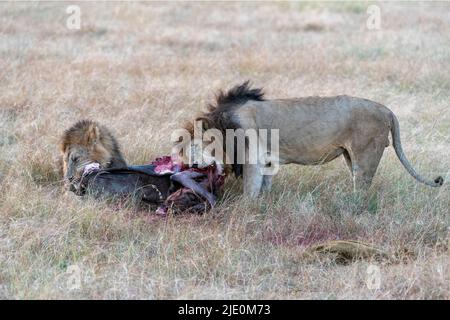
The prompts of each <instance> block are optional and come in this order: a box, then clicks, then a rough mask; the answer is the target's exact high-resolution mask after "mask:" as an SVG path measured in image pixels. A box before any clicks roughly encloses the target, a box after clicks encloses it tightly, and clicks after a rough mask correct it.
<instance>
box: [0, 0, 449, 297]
mask: <svg viewBox="0 0 450 320" xmlns="http://www.w3.org/2000/svg"><path fill="white" fill-rule="evenodd" d="M80 6H81V9H82V29H81V30H79V31H72V30H68V29H67V28H66V27H65V18H66V16H67V15H66V13H65V5H64V4H55V3H40V4H38V3H28V4H27V3H15V4H11V3H1V4H0V57H1V58H0V183H1V184H0V194H1V197H0V297H2V298H19V299H21V298H33V299H34V298H44V299H45V298H100V299H104V298H125V299H128V298H156V299H160V298H327V299H333V298H337V299H342V298H352V299H353V298H370V299H372V298H374V299H382V298H398V299H421V298H426V299H430V298H439V299H448V298H449V291H450V290H449V289H450V288H449V281H450V276H449V274H450V269H449V268H450V267H449V265H450V264H449V253H448V250H449V248H448V241H449V238H448V231H449V222H450V221H449V207H450V197H449V195H450V193H449V187H448V183H447V184H446V185H444V186H443V187H442V188H440V189H439V190H437V189H431V188H427V187H425V186H422V185H419V184H418V183H417V182H415V181H414V180H413V179H412V178H411V177H410V176H409V175H408V174H407V173H406V171H405V170H404V168H403V167H402V166H401V164H400V163H399V161H398V159H397V158H396V157H395V155H394V152H393V150H392V149H391V148H390V149H388V151H387V152H386V154H385V157H384V158H383V160H382V162H381V165H380V167H379V171H378V173H377V176H376V179H375V183H374V186H373V189H372V194H373V199H372V200H371V202H370V205H369V209H368V210H367V211H366V212H364V213H362V214H360V215H356V214H355V213H354V211H355V210H354V206H355V205H354V201H352V199H351V197H349V191H350V184H351V181H350V177H349V174H348V172H347V169H346V167H345V165H344V164H343V162H342V160H337V161H334V162H333V163H330V164H328V165H325V166H321V167H300V166H288V167H286V168H283V169H282V171H281V173H280V175H279V176H277V177H276V179H275V183H274V190H273V192H272V193H271V194H270V195H266V196H265V197H264V198H262V199H259V200H257V201H249V200H247V199H243V198H241V197H240V196H239V194H240V193H239V191H240V186H239V183H238V182H236V181H234V180H232V179H231V180H230V181H228V183H227V192H226V194H225V195H224V197H223V200H222V202H221V203H220V205H219V206H218V208H217V209H216V210H214V211H213V212H211V213H209V214H207V215H204V216H177V217H170V218H169V219H167V220H165V219H158V218H156V217H154V216H152V214H151V212H145V211H137V210H135V209H134V208H133V207H131V206H127V205H112V204H109V203H95V202H93V201H92V200H86V199H78V198H76V197H75V196H72V195H64V193H63V190H62V189H61V186H60V184H59V183H58V179H59V178H58V176H57V174H56V173H55V171H54V163H53V160H54V156H55V155H56V153H57V148H56V142H57V139H58V137H59V135H60V134H61V132H62V131H63V130H64V129H65V128H66V127H68V126H69V125H71V124H72V123H73V122H74V121H76V120H78V119H80V118H92V119H95V120H98V121H100V122H101V123H103V124H105V125H107V126H108V127H110V128H112V129H113V131H114V132H115V133H116V135H117V137H118V138H119V141H120V142H121V144H122V146H123V149H124V153H125V156H126V158H127V160H128V161H129V162H130V163H145V162H147V161H149V160H150V159H152V158H154V157H156V156H158V155H161V154H165V153H167V152H168V150H169V147H168V146H169V145H168V139H169V134H170V132H171V130H173V129H175V128H178V127H179V124H180V121H183V120H184V119H187V118H190V117H192V115H193V113H195V112H197V111H199V110H200V109H202V108H203V106H204V105H205V103H206V102H207V101H208V100H210V99H211V98H212V96H213V93H214V91H215V90H217V89H218V88H224V87H229V86H231V85H233V84H235V83H238V82H241V81H242V80H245V79H252V80H253V82H254V83H255V84H256V85H258V86H264V87H265V88H266V92H267V94H268V96H269V97H293V96H305V95H316V94H318V95H334V94H343V93H346V94H350V95H355V96H361V97H366V98H370V99H373V100H376V101H379V102H381V103H384V104H386V105H387V106H389V107H390V108H391V109H392V110H393V111H394V112H395V113H396V114H397V116H398V117H399V120H400V124H401V127H402V128H401V129H402V139H403V144H404V149H405V151H406V154H407V155H408V156H409V158H410V159H411V161H412V162H413V163H414V164H415V166H416V168H417V169H418V170H419V171H420V172H422V173H423V174H424V175H427V176H433V175H435V174H437V173H442V174H444V176H445V175H446V178H447V181H448V179H449V175H448V169H449V167H450V153H449V151H450V141H449V131H450V118H449V117H450V113H449V92H450V91H449V90H450V75H449V72H448V62H449V61H450V47H449V46H448V44H449V43H450V23H449V22H450V21H449V15H450V7H449V5H448V4H440V3H434V4H420V3H412V4H411V3H410V4H408V3H402V4H400V3H399V4H393V3H390V4H381V8H382V30H381V31H369V30H367V29H366V27H365V25H366V17H367V15H366V13H365V8H366V7H365V6H366V4H360V3H348V4H346V5H345V6H338V5H336V4H315V3H306V4H305V3H274V4H270V3H260V4H255V3H245V4H239V3H229V4H223V3H222V4H219V3H215V4H208V3H191V4H189V3H129V4H125V3H107V4H105V3H98V4H94V3H82V4H80ZM327 239H354V240H362V241H365V242H368V243H371V244H374V245H375V246H378V247H380V248H382V249H383V250H386V251H389V252H393V253H396V254H397V255H399V256H400V257H401V259H402V262H401V263H396V264H381V263H376V262H372V263H375V264H377V265H378V266H379V267H380V268H381V288H380V289H378V290H371V289H368V287H367V286H366V285H365V281H366V277H367V273H366V272H367V266H368V265H369V263H371V262H370V261H360V262H355V263H351V264H349V265H345V266H344V265H338V264H336V263H335V262H334V261H333V260H331V259H327V258H321V259H318V260H316V261H304V260H303V259H302V258H301V253H302V252H303V251H304V249H305V248H307V247H308V246H310V245H313V244H317V243H319V242H321V241H325V240H327ZM73 265H76V266H78V267H79V268H80V271H81V287H80V288H79V289H73V290H70V288H68V286H67V284H68V280H69V278H70V274H68V273H67V270H68V269H69V270H71V268H70V266H73Z"/></svg>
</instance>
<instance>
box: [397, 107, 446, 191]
mask: <svg viewBox="0 0 450 320" xmlns="http://www.w3.org/2000/svg"><path fill="white" fill-rule="evenodd" d="M391 133H392V141H393V145H394V149H395V153H396V154H397V157H398V159H399V160H400V162H401V163H402V164H403V166H404V167H405V168H406V170H407V171H408V172H409V174H410V175H412V176H413V177H414V178H415V179H416V180H417V181H419V182H422V183H424V184H426V185H428V186H430V187H440V186H442V184H443V183H444V179H443V178H442V177H441V176H439V177H437V178H435V179H434V180H428V179H425V178H423V177H422V176H421V175H419V174H418V173H417V172H416V170H414V168H413V166H412V165H411V163H410V162H409V161H408V159H407V158H406V156H405V154H404V152H403V148H402V143H401V141H400V125H399V123H398V120H397V117H396V116H395V114H394V113H391Z"/></svg>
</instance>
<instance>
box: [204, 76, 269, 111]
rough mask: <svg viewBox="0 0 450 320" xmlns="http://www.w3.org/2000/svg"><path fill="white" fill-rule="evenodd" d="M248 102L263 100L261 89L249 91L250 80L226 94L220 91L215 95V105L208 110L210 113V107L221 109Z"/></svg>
mask: <svg viewBox="0 0 450 320" xmlns="http://www.w3.org/2000/svg"><path fill="white" fill-rule="evenodd" d="M248 100H256V101H263V100H264V92H263V91H262V88H255V89H251V88H250V80H247V81H245V82H244V83H243V84H241V85H236V86H234V87H233V88H231V89H230V90H228V91H227V92H224V91H222V90H220V91H219V93H218V94H217V95H216V105H215V106H211V105H209V107H208V109H210V111H211V107H213V109H216V108H220V107H223V106H224V105H226V104H241V103H245V102H247V101H248Z"/></svg>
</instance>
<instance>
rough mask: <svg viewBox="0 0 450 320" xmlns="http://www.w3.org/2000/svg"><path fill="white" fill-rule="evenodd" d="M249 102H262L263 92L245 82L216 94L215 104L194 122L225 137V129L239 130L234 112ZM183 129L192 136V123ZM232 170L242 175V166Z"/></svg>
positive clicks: (237, 165)
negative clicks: (200, 123)
mask: <svg viewBox="0 0 450 320" xmlns="http://www.w3.org/2000/svg"><path fill="white" fill-rule="evenodd" d="M249 100H254V101H264V92H263V90H262V88H253V89H252V88H251V84H250V81H249V80H247V81H245V82H244V83H242V84H240V85H236V86H234V87H232V88H231V89H230V90H228V91H226V92H224V91H222V90H220V91H219V92H218V93H217V94H216V101H215V103H212V104H208V106H207V112H204V113H203V114H201V115H200V116H198V117H197V118H196V119H195V121H202V122H203V130H207V129H211V128H214V129H218V130H220V131H221V132H222V134H223V136H224V137H225V132H226V129H239V128H240V127H241V126H240V124H239V123H238V122H237V120H236V118H235V116H234V110H235V109H236V108H238V107H239V106H240V105H242V104H244V103H245V102H247V101H249ZM185 129H187V130H188V131H189V132H190V133H191V135H193V133H194V126H193V123H186V125H185ZM224 148H225V144H224ZM224 151H225V150H224ZM232 170H233V172H234V173H235V175H236V176H239V175H241V174H242V165H241V164H233V165H232Z"/></svg>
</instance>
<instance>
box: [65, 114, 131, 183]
mask: <svg viewBox="0 0 450 320" xmlns="http://www.w3.org/2000/svg"><path fill="white" fill-rule="evenodd" d="M60 153H61V160H62V161H61V162H62V168H61V171H62V174H63V176H64V179H65V180H66V181H67V182H69V183H70V182H71V181H73V180H74V179H79V178H80V177H81V175H82V174H83V170H84V167H85V166H86V165H88V164H90V163H94V162H97V163H99V164H100V165H101V166H102V168H123V167H126V166H127V164H126V162H125V160H124V158H123V156H122V153H121V152H120V148H119V144H118V143H117V140H116V139H115V138H114V136H113V135H112V133H111V132H110V131H109V130H108V129H107V128H106V127H104V126H101V125H99V124H98V123H96V122H94V121H91V120H81V121H79V122H77V123H75V124H74V125H73V126H72V127H70V128H69V129H67V130H66V131H65V132H64V134H63V135H62V137H61V140H60ZM70 186H71V188H73V186H72V184H70ZM72 191H73V190H72Z"/></svg>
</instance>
